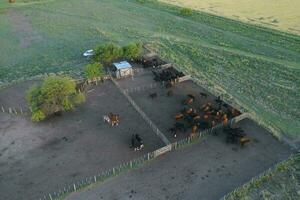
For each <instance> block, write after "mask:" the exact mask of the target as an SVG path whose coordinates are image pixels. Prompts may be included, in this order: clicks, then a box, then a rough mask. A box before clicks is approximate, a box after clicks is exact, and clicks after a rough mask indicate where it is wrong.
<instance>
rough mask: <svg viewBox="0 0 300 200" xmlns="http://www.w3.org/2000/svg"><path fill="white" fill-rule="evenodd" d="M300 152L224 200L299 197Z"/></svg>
mask: <svg viewBox="0 0 300 200" xmlns="http://www.w3.org/2000/svg"><path fill="white" fill-rule="evenodd" d="M299 166H300V154H296V155H294V156H291V157H290V159H288V160H286V161H284V162H282V163H280V164H278V165H277V166H276V167H275V169H273V170H271V171H268V172H267V173H265V174H263V175H262V176H259V177H257V178H256V179H254V180H252V181H251V182H249V183H247V184H246V185H244V186H242V187H240V188H238V189H236V190H235V191H233V192H232V193H230V194H228V195H226V196H225V197H224V200H240V199H249V200H250V199H253V200H254V199H264V200H267V199H299V198H300V193H299V191H300V179H299V176H300V167H299Z"/></svg>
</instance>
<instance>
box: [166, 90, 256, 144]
mask: <svg viewBox="0 0 300 200" xmlns="http://www.w3.org/2000/svg"><path fill="white" fill-rule="evenodd" d="M195 96H196V95H194V94H188V95H187V97H186V98H185V99H184V100H183V101H182V106H183V108H182V110H181V111H180V112H178V113H177V114H175V115H174V120H175V123H174V125H173V126H172V127H171V128H170V129H169V132H170V133H171V134H172V135H173V137H174V138H176V137H177V136H178V134H179V133H186V132H187V131H190V134H189V136H190V137H191V138H192V137H195V136H196V134H197V132H198V131H199V130H200V129H202V130H204V129H208V128H213V127H214V126H216V125H217V124H221V123H222V124H223V125H226V124H228V121H229V119H232V118H234V117H236V116H238V115H240V114H241V113H240V112H239V111H238V110H236V109H234V108H232V107H230V106H229V105H228V104H226V103H224V102H223V101H222V100H221V98H220V97H218V98H216V99H215V100H214V101H211V102H207V103H205V104H203V105H197V102H196V97H195ZM207 97H208V95H207V94H206V93H203V92H201V93H200V98H204V99H206V98H207ZM224 133H225V134H226V137H227V139H226V140H227V142H230V143H239V144H241V145H242V146H244V145H245V144H246V143H248V142H249V141H250V139H249V138H248V137H247V136H246V134H245V133H244V132H243V130H242V129H240V128H235V129H234V128H229V127H226V128H224Z"/></svg>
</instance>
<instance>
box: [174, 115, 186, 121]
mask: <svg viewBox="0 0 300 200" xmlns="http://www.w3.org/2000/svg"><path fill="white" fill-rule="evenodd" d="M183 116H184V115H183V114H182V113H178V114H176V115H175V117H174V118H175V119H176V120H180V119H182V118H183Z"/></svg>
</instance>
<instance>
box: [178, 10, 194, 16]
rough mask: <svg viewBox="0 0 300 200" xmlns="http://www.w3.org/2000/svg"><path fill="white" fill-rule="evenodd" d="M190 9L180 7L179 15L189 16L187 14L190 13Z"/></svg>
mask: <svg viewBox="0 0 300 200" xmlns="http://www.w3.org/2000/svg"><path fill="white" fill-rule="evenodd" d="M192 12H193V11H192V9H190V8H181V9H180V10H179V14H180V15H182V16H189V15H191V14H192Z"/></svg>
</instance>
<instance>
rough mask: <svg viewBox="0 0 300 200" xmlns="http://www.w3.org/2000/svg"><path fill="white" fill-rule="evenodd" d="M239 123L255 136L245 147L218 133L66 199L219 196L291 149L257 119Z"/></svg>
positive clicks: (165, 199)
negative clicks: (227, 139)
mask: <svg viewBox="0 0 300 200" xmlns="http://www.w3.org/2000/svg"><path fill="white" fill-rule="evenodd" d="M238 126H239V127H241V128H243V130H244V131H246V133H247V134H248V135H249V136H250V137H251V139H252V142H251V143H250V144H248V146H246V147H243V148H241V147H239V146H237V145H233V144H227V143H226V142H225V136H224V134H222V133H221V132H219V135H218V136H213V135H212V136H209V137H207V138H206V139H205V140H204V141H202V142H199V143H196V144H194V145H192V146H188V147H186V148H183V149H180V150H177V151H173V152H171V153H169V154H166V155H164V156H162V157H159V158H158V159H156V160H154V161H153V162H151V163H150V164H149V165H146V166H144V167H142V168H139V169H137V170H133V171H131V172H129V173H126V174H123V175H121V176H119V177H117V178H114V179H110V180H108V181H106V182H104V183H102V184H99V185H96V186H95V187H92V188H89V189H87V190H84V191H82V192H78V193H73V194H71V195H70V196H69V197H67V200H95V199H111V200H129V199H131V200H135V199H136V200H140V199H143V200H153V199H157V200H168V199H172V200H182V199H186V200H198V199H205V200H210V199H212V200H215V199H219V198H221V197H222V196H223V195H225V194H226V193H228V192H230V191H231V190H233V189H234V188H236V187H238V186H240V185H241V184H243V183H245V182H247V181H248V180H250V179H251V178H252V177H253V176H256V175H258V174H259V173H261V172H263V171H264V170H266V169H268V168H269V167H271V166H273V165H274V164H275V163H277V162H280V161H281V160H283V159H285V158H287V157H288V156H289V155H290V154H291V153H292V151H291V150H290V149H289V147H287V146H285V145H283V144H282V143H280V142H279V141H277V140H276V139H274V138H273V137H272V136H271V134H270V133H268V132H267V131H266V130H265V129H263V128H261V127H259V126H258V125H256V123H254V122H253V121H250V120H248V119H246V120H243V121H241V122H239V123H238Z"/></svg>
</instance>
